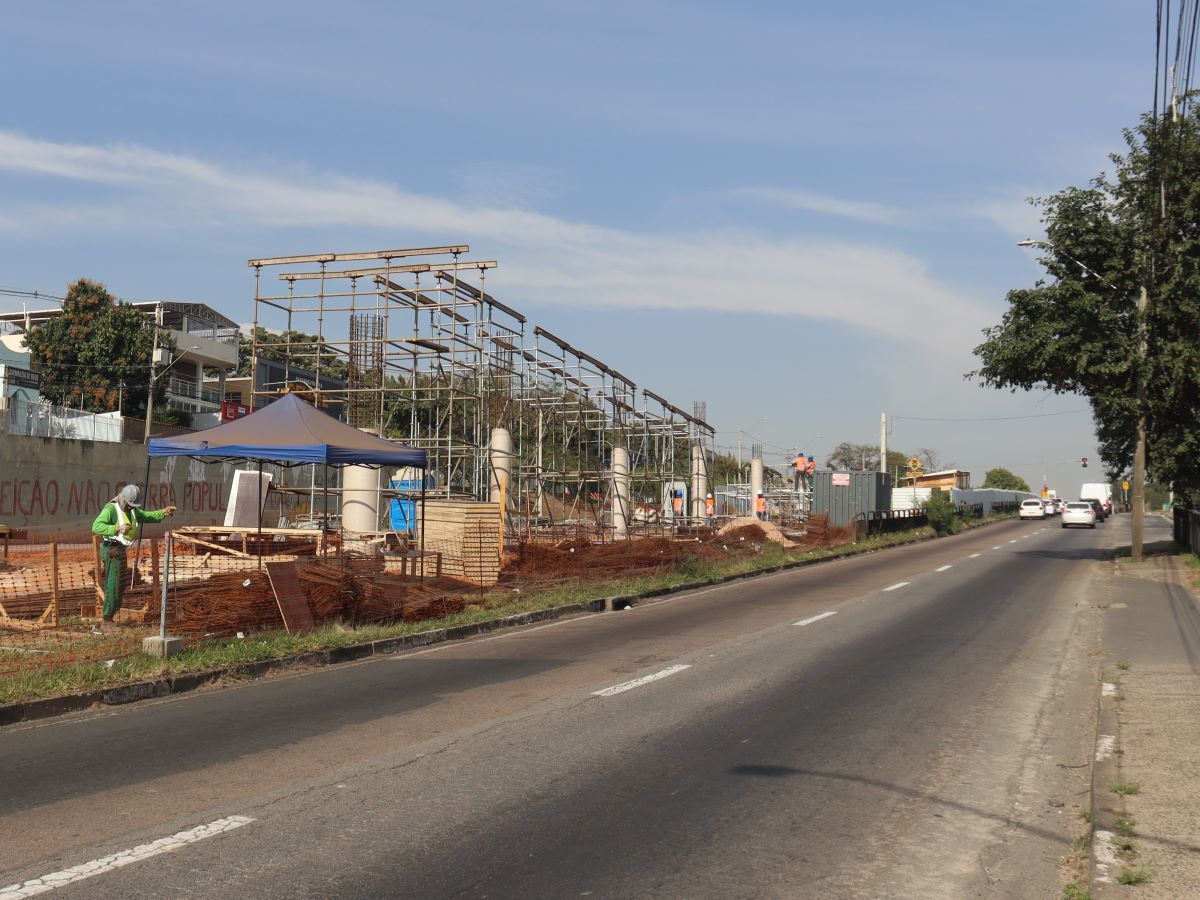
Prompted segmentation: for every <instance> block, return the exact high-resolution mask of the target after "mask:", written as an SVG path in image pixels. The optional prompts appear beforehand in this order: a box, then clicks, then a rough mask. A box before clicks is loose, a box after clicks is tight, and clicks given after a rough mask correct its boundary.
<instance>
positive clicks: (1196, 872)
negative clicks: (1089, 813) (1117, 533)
mask: <svg viewBox="0 0 1200 900" xmlns="http://www.w3.org/2000/svg"><path fill="white" fill-rule="evenodd" d="M1110 565H1111V569H1112V571H1111V578H1110V580H1109V583H1108V585H1107V591H1106V594H1107V596H1106V598H1105V600H1106V604H1105V605H1106V610H1105V629H1104V649H1105V651H1106V655H1105V657H1104V664H1103V671H1104V676H1103V683H1104V686H1103V690H1102V696H1101V700H1100V703H1101V720H1100V721H1101V726H1100V734H1099V738H1098V742H1097V749H1096V758H1097V764H1096V773H1095V778H1094V795H1093V806H1094V811H1095V812H1094V815H1095V833H1094V837H1093V866H1092V870H1093V896H1094V897H1097V898H1107V897H1122V896H1126V895H1127V894H1130V892H1132V891H1136V895H1137V896H1138V897H1142V898H1150V897H1163V898H1168V897H1170V898H1177V897H1185V896H1195V895H1196V890H1197V887H1196V886H1197V885H1200V759H1198V758H1197V756H1196V752H1195V748H1196V747H1197V746H1198V745H1200V672H1198V666H1197V661H1198V660H1200V605H1198V604H1197V601H1196V596H1195V594H1194V592H1193V591H1192V590H1191V588H1190V587H1189V586H1188V584H1187V576H1186V573H1183V572H1182V571H1181V563H1180V560H1179V558H1178V557H1174V556H1166V555H1164V556H1152V557H1149V558H1148V559H1146V560H1145V561H1144V562H1141V563H1133V562H1131V561H1129V560H1119V561H1117V562H1114V563H1112V564H1110Z"/></svg>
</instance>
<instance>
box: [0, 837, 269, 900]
mask: <svg viewBox="0 0 1200 900" xmlns="http://www.w3.org/2000/svg"><path fill="white" fill-rule="evenodd" d="M253 821H254V820H253V819H251V818H250V817H249V816H228V817H227V818H224V819H217V820H216V821H215V822H209V823H208V824H207V825H197V826H196V827H195V828H190V829H188V830H187V831H181V832H179V833H178V834H173V835H171V836H170V837H165V838H159V839H158V840H157V841H151V842H150V843H149V844H141V845H139V846H137V847H134V848H133V849H132V850H122V851H121V852H120V853H114V854H112V855H111V856H102V857H100V858H99V859H93V860H92V861H91V862H86V863H83V864H82V865H78V866H72V867H71V868H69V869H63V870H62V871H61V872H51V873H50V874H49V875H43V876H42V877H41V878H32V879H30V880H29V881H26V882H23V883H21V884H10V885H9V886H8V887H3V888H0V900H18V898H24V897H36V896H37V895H38V894H44V893H46V892H47V891H52V890H54V889H55V888H60V887H64V886H65V885H68V884H74V883H75V882H77V881H83V880H84V879H85V878H91V877H93V876H95V875H103V874H104V873H105V872H111V871H113V869H119V868H121V867H122V866H127V865H129V864H130V863H135V862H141V861H142V860H143V859H149V858H150V857H152V856H157V855H158V854H160V853H169V852H171V851H172V850H178V849H179V848H180V847H184V846H186V845H188V844H194V843H196V841H202V840H204V839H205V838H210V837H215V836H216V835H218V834H224V833H225V832H227V831H232V830H233V829H235V828H241V827H242V826H243V825H249V824H250V823H251V822H253Z"/></svg>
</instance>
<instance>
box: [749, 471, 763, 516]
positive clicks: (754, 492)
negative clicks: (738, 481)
mask: <svg viewBox="0 0 1200 900" xmlns="http://www.w3.org/2000/svg"><path fill="white" fill-rule="evenodd" d="M762 489H763V461H762V457H758V456H756V457H753V458H752V459H751V460H750V513H749V514H750V515H754V504H755V502H756V501H757V500H758V495H759V494H760V493H761V492H762Z"/></svg>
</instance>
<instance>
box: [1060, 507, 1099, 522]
mask: <svg viewBox="0 0 1200 900" xmlns="http://www.w3.org/2000/svg"><path fill="white" fill-rule="evenodd" d="M1068 525H1086V526H1087V527H1088V528H1095V527H1096V510H1094V509H1092V504H1090V503H1082V502H1080V503H1068V504H1067V508H1066V509H1064V510H1063V514H1062V527H1063V528H1066V527H1067V526H1068Z"/></svg>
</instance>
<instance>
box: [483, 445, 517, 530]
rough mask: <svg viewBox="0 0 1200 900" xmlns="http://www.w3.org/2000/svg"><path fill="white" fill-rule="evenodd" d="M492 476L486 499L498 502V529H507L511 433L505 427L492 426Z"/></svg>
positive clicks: (490, 458)
mask: <svg viewBox="0 0 1200 900" xmlns="http://www.w3.org/2000/svg"><path fill="white" fill-rule="evenodd" d="M488 456H489V460H490V462H491V468H492V476H491V478H490V479H489V480H488V499H489V500H490V501H491V502H492V503H499V504H500V531H501V533H504V532H506V531H507V530H508V509H509V502H510V499H511V495H512V464H513V443H512V435H511V434H509V432H508V429H507V428H493V429H492V442H491V451H490V452H489V454H488Z"/></svg>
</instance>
